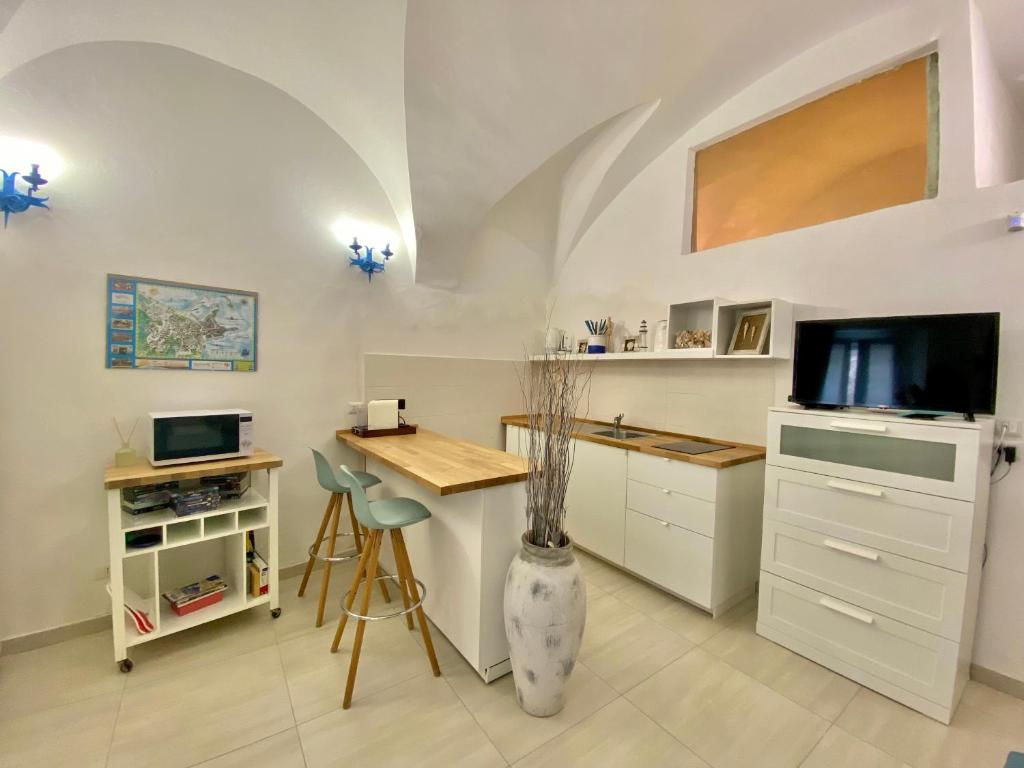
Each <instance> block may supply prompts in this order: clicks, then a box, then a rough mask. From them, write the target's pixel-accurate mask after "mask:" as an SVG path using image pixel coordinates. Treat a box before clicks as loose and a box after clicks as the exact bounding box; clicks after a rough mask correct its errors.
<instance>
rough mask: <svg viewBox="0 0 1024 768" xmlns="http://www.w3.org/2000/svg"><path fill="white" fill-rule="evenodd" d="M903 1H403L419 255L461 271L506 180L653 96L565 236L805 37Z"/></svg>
mask: <svg viewBox="0 0 1024 768" xmlns="http://www.w3.org/2000/svg"><path fill="white" fill-rule="evenodd" d="M903 5H905V3H904V2H902V1H901V0H862V1H861V2H857V3H849V2H846V0H819V2H807V1H806V0H777V1H776V2H773V3H751V2H749V0H719V2H715V3H692V2H678V1H677V0H629V1H628V2H626V0H614V1H608V0H606V1H604V2H600V3H594V2H587V1H586V0H524V1H523V2H508V1H507V0H445V2H430V3H411V4H410V5H409V9H408V19H407V23H406V44H405V72H406V91H405V94H406V115H407V126H408V129H407V143H408V151H409V170H410V179H411V192H412V199H413V205H414V209H415V211H416V221H417V231H418V233H419V248H420V253H421V257H422V262H421V268H422V269H425V270H429V272H430V273H431V275H432V276H433V277H434V278H435V279H438V280H446V279H447V280H454V279H457V275H458V274H459V271H460V268H461V266H460V259H461V258H462V256H463V254H464V253H465V252H466V244H467V242H468V241H469V239H470V238H471V236H472V233H473V232H474V231H475V230H476V229H477V228H478V227H479V225H480V222H481V221H482V220H483V218H484V216H486V214H487V212H488V211H489V210H490V209H491V208H492V207H493V206H494V205H495V203H496V202H497V201H498V200H501V199H502V198H503V197H504V196H505V195H506V194H508V192H509V190H511V189H512V188H513V187H515V186H516V185H517V184H519V183H520V182H521V181H522V180H523V179H524V178H525V177H526V176H527V175H528V174H530V173H531V172H532V170H533V169H535V168H538V167H540V166H541V165H542V164H543V163H544V162H545V160H546V159H547V158H549V157H551V156H552V155H553V154H555V153H556V152H558V151H559V150H560V149H561V148H562V147H565V146H566V145H568V144H569V143H570V142H571V141H572V140H573V139H574V138H575V137H577V136H580V135H582V134H583V133H584V132H586V131H587V130H589V129H591V128H592V127H594V126H596V125H598V124H601V123H603V122H605V121H608V120H610V119H612V118H613V117H615V116H616V115H621V114H623V113H625V112H626V111H627V110H629V109H631V108H633V107H635V106H636V105H638V104H646V103H652V102H657V101H658V100H660V105H659V106H658V108H657V109H656V110H654V112H653V113H652V114H651V115H650V116H649V118H648V119H647V120H646V122H644V124H643V125H642V127H640V128H639V130H638V131H637V132H636V135H635V138H633V139H632V141H630V142H628V143H626V145H625V146H624V147H620V151H621V154H619V155H618V156H617V157H616V158H615V159H614V161H613V162H611V164H610V167H609V168H608V171H607V173H606V174H603V176H602V179H601V181H600V184H599V185H598V186H597V187H596V189H595V190H593V193H592V199H591V200H590V202H589V203H588V204H587V205H586V206H585V209H586V210H585V214H584V215H583V216H582V217H581V219H580V221H579V224H578V226H576V227H574V231H573V232H572V233H571V239H572V242H575V241H576V240H577V239H578V238H579V236H581V235H582V233H583V232H585V231H586V228H587V227H588V226H589V225H590V223H592V221H593V219H594V218H595V217H596V216H597V215H598V214H599V213H600V211H601V210H603V208H604V207H605V206H606V205H607V203H608V202H609V201H610V200H611V199H613V198H614V197H615V195H617V194H618V193H619V192H620V191H621V190H622V188H623V187H624V186H625V185H626V184H628V183H629V181H630V180H631V179H632V178H633V177H634V176H635V175H636V174H637V173H639V171H640V170H641V169H642V168H643V167H645V166H646V165H647V164H648V163H649V162H650V161H651V160H653V159H654V158H655V157H656V156H657V155H658V154H660V153H661V152H662V151H664V150H665V149H666V148H667V147H668V146H669V145H670V143H671V142H672V141H673V140H674V139H676V138H678V137H679V136H680V135H681V134H682V133H684V132H685V131H686V130H687V129H688V128H689V127H690V126H692V125H693V124H695V123H696V122H697V121H698V120H699V119H700V118H702V117H703V116H705V115H706V114H708V113H709V112H711V111H713V110H714V109H715V108H716V107H717V106H719V105H720V104H722V103H723V102H724V101H726V100H727V99H728V98H729V97H730V96H732V95H734V94H735V93H736V92H738V91H740V90H742V88H743V87H745V86H746V85H748V84H749V83H751V82H753V81H754V80H756V79H757V78H758V77H760V76H761V75H763V74H764V73H765V72H767V71H769V70H771V69H774V68H775V67H777V66H779V65H780V64H782V63H783V62H785V61H786V60H788V59H790V58H792V57H793V56H794V55H796V54H798V53H800V52H801V51H803V50H805V49H806V48H809V47H811V46H813V45H815V44H817V43H819V42H821V41H823V40H825V39H827V38H829V37H831V36H833V35H835V34H837V33H839V32H841V31H843V30H844V29H847V28H849V27H851V26H854V25H856V24H859V23H861V22H863V21H865V20H867V19H869V18H871V17H873V16H875V15H878V14H881V13H884V12H887V11H891V10H894V9H897V8H900V7H902V6H903ZM597 140H599V139H595V141H597ZM579 204H580V203H579V200H576V201H575V205H577V206H578V205H579ZM559 250H560V251H561V250H564V249H562V248H559Z"/></svg>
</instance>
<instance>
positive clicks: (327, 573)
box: [316, 498, 341, 627]
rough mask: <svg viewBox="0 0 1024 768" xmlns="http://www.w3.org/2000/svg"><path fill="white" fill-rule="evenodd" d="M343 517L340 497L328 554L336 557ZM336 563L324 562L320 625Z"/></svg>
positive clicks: (332, 516) (318, 608) (335, 509)
mask: <svg viewBox="0 0 1024 768" xmlns="http://www.w3.org/2000/svg"><path fill="white" fill-rule="evenodd" d="M340 517H341V499H340V498H339V499H338V503H337V504H335V505H334V514H333V515H331V538H330V539H328V541H327V556H328V557H334V544H335V542H337V540H338V518H340ZM332 565H334V563H332V562H331V561H330V560H327V561H326V562H324V580H323V584H322V585H321V586H320V604H319V605H318V606H317V609H316V625H317V626H318V627H320V626H323V623H324V605H325V604H326V603H327V591H328V589H329V588H330V586H331V566H332Z"/></svg>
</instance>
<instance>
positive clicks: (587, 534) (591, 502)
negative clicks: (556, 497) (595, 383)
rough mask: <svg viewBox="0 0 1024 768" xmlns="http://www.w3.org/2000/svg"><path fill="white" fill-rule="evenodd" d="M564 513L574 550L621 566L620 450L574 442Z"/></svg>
mask: <svg viewBox="0 0 1024 768" xmlns="http://www.w3.org/2000/svg"><path fill="white" fill-rule="evenodd" d="M574 442H575V456H574V458H573V464H572V474H571V475H570V476H569V486H568V488H567V489H566V492H565V510H566V513H567V515H568V525H569V534H570V535H571V536H572V539H573V541H574V542H575V543H576V545H577V546H580V547H583V548H584V549H586V550H588V551H590V552H593V553H594V554H595V555H597V556H598V557H603V558H604V559H605V560H607V561H608V562H610V563H615V564H616V565H619V566H621V565H622V563H623V560H624V551H623V544H624V539H625V518H624V517H623V510H624V509H625V508H626V483H625V477H626V454H627V453H628V452H627V451H625V450H623V449H622V448H610V447H609V446H607V445H598V444H597V443H588V442H585V441H583V440H575V441H574Z"/></svg>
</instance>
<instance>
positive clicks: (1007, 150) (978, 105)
mask: <svg viewBox="0 0 1024 768" xmlns="http://www.w3.org/2000/svg"><path fill="white" fill-rule="evenodd" d="M971 36H972V48H971V63H972V68H973V75H974V131H975V136H974V145H975V159H974V169H975V174H976V176H977V179H978V186H979V187H988V186H991V185H993V184H1006V183H1007V182H1010V181H1016V180H1017V179H1020V178H1022V177H1024V115H1021V113H1020V110H1019V109H1018V107H1017V104H1016V102H1014V100H1013V97H1012V96H1011V94H1010V91H1009V89H1008V88H1007V86H1006V83H1005V82H1004V81H1003V78H1002V76H1001V74H1000V73H999V70H998V69H997V68H996V62H995V59H994V58H993V55H992V46H991V43H990V41H989V34H988V28H987V26H986V21H985V18H984V17H983V16H982V15H981V13H980V12H979V11H978V9H977V8H976V7H975V5H974V3H973V2H972V3H971Z"/></svg>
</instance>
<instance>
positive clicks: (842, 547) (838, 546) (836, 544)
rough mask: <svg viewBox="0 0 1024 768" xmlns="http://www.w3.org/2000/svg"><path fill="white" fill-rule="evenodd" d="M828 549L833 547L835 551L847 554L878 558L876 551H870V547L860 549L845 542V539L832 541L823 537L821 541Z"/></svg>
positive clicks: (872, 558) (866, 558)
mask: <svg viewBox="0 0 1024 768" xmlns="http://www.w3.org/2000/svg"><path fill="white" fill-rule="evenodd" d="M823 543H824V545H825V546H826V547H828V548H829V549H834V550H836V551H837V552H845V553H846V554H848V555H853V556H854V557H863V558H864V559H865V560H875V561H877V560H878V553H877V552H872V551H871V550H870V549H861V548H860V547H855V546H853V545H852V544H847V543H846V542H845V541H834V540H833V539H825V541H824V542H823Z"/></svg>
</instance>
